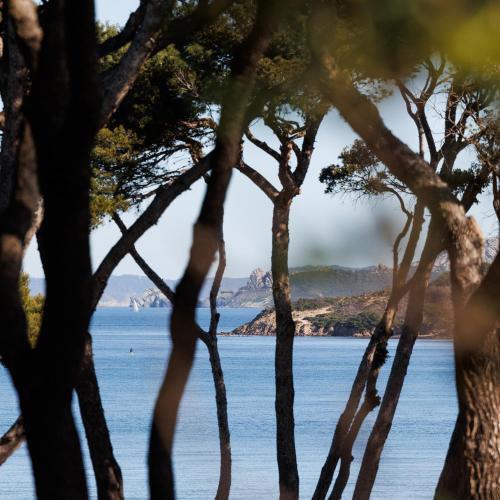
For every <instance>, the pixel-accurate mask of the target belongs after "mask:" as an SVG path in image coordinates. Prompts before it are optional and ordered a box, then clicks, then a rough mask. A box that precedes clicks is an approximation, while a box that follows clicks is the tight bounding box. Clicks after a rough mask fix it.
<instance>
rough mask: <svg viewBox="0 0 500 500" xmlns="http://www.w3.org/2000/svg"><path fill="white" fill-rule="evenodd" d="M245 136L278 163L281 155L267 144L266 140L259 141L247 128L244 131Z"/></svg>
mask: <svg viewBox="0 0 500 500" xmlns="http://www.w3.org/2000/svg"><path fill="white" fill-rule="evenodd" d="M245 136H246V138H247V139H248V140H249V141H250V142H251V143H252V144H254V145H255V146H257V147H258V148H259V149H261V150H262V151H264V153H267V154H268V155H269V156H271V157H272V158H274V159H275V160H276V161H277V162H278V163H279V162H280V161H281V155H280V154H279V153H278V151H276V150H275V149H273V148H272V147H271V146H269V144H267V142H265V141H260V140H259V139H257V138H256V137H255V136H254V135H253V134H252V132H251V131H250V129H247V130H246V132H245Z"/></svg>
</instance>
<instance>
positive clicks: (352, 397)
mask: <svg viewBox="0 0 500 500" xmlns="http://www.w3.org/2000/svg"><path fill="white" fill-rule="evenodd" d="M423 212H424V207H423V205H422V204H421V203H418V202H417V204H416V206H415V213H414V216H413V224H412V229H411V232H410V236H409V239H408V243H407V245H406V249H405V252H404V256H403V259H402V261H401V264H400V266H399V268H398V269H395V270H394V273H395V276H394V279H393V287H392V290H391V294H390V296H389V299H388V301H387V306H386V309H385V311H384V315H383V316H382V318H381V320H380V322H379V323H378V325H377V326H376V328H375V330H374V332H373V335H372V336H371V338H370V342H369V343H368V346H367V347H366V349H365V352H364V354H363V357H362V359H361V362H360V364H359V367H358V371H357V373H356V377H355V379H354V382H353V385H352V388H351V392H350V394H349V399H348V400H347V403H346V406H345V408H344V411H343V412H342V414H341V416H340V418H339V420H338V422H337V425H336V427H335V432H334V434H333V439H332V443H331V446H330V450H329V452H328V456H327V458H326V460H325V463H324V465H323V467H322V469H321V474H320V477H319V479H318V483H317V485H316V489H315V491H314V494H313V500H323V499H324V498H326V495H327V493H328V489H329V488H330V484H331V482H332V479H333V475H334V473H335V469H336V467H337V464H338V461H339V460H340V459H341V457H344V462H346V463H345V464H344V468H343V471H341V473H339V477H340V475H342V478H341V479H339V481H340V483H339V486H338V487H337V490H336V494H338V493H339V490H340V488H341V486H340V485H341V484H343V487H342V488H341V491H343V488H345V486H346V484H347V479H348V475H349V470H350V466H349V467H348V466H347V461H348V462H349V463H350V462H351V460H352V457H351V453H352V447H353V445H354V442H355V441H356V437H357V434H358V432H359V429H360V428H361V425H362V423H363V421H364V418H365V417H366V416H367V415H368V413H369V412H370V411H371V410H373V409H374V408H375V407H376V406H377V405H378V404H379V398H378V396H377V394H376V389H375V383H376V381H377V377H378V373H379V372H380V369H381V368H382V366H383V365H384V363H385V360H386V357H387V341H388V340H389V338H390V337H391V335H392V326H393V323H394V318H395V316H396V313H397V310H398V306H399V303H400V301H401V299H402V298H403V296H404V293H403V288H404V286H405V281H406V279H407V278H408V273H409V271H410V267H411V263H412V261H413V258H414V256H415V250H416V246H417V243H418V240H419V237H420V232H421V230H422V225H423V222H424V219H423ZM370 375H371V380H372V389H371V390H370V391H369V390H368V388H367V398H366V399H365V402H364V403H363V404H362V406H361V407H360V410H359V412H358V414H357V413H356V412H357V410H358V406H359V403H360V401H361V396H362V393H363V389H364V388H365V387H366V384H367V380H368V378H369V377H370ZM374 391H375V392H374ZM368 408H370V409H368ZM356 415H357V416H356ZM355 423H356V425H355ZM351 426H352V429H351ZM346 475H347V477H345V476H346Z"/></svg>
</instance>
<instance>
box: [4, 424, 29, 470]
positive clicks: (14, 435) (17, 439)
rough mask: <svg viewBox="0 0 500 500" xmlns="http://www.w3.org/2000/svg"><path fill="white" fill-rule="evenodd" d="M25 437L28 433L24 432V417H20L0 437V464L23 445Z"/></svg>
mask: <svg viewBox="0 0 500 500" xmlns="http://www.w3.org/2000/svg"><path fill="white" fill-rule="evenodd" d="M25 439H26V433H25V432H24V425H23V417H18V419H17V420H16V421H15V422H14V423H13V424H12V425H11V427H10V429H9V430H8V431H7V432H6V433H5V434H4V435H3V436H2V438H1V439H0V465H2V464H3V463H4V462H5V461H6V460H7V459H8V458H9V457H10V456H11V455H12V454H13V453H14V452H15V451H16V450H17V449H18V448H19V447H20V446H21V444H22V443H23V442H24V440H25Z"/></svg>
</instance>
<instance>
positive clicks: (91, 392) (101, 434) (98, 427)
mask: <svg viewBox="0 0 500 500" xmlns="http://www.w3.org/2000/svg"><path fill="white" fill-rule="evenodd" d="M76 393H77V395H78V403H79V405H80V413H81V416H82V422H83V426H84V428H85V435H86V437H87V443H88V448H89V453H90V459H91V461H92V466H93V469H94V474H95V480H96V486H97V497H98V498H99V500H122V499H123V480H122V474H121V470H120V466H119V465H118V462H117V461H116V459H115V457H114V454H113V446H112V444H111V439H110V435H109V429H108V425H107V422H106V418H105V416H104V409H103V407H102V402H101V395H100V392H99V385H98V382H97V377H96V373H95V367H94V362H93V352H92V337H91V336H90V334H87V337H86V339H85V351H84V356H83V360H82V364H81V373H80V376H79V379H78V384H77V386H76Z"/></svg>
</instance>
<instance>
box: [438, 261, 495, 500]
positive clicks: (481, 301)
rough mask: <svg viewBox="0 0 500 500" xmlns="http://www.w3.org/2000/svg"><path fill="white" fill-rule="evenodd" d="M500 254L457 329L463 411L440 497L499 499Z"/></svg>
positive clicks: (442, 481)
mask: <svg viewBox="0 0 500 500" xmlns="http://www.w3.org/2000/svg"><path fill="white" fill-rule="evenodd" d="M499 304H500V256H499V255H497V257H496V258H495V260H494V261H493V263H492V264H491V266H490V269H489V271H488V273H487V275H486V277H485V278H484V280H483V282H482V283H481V285H480V286H479V288H478V289H477V291H476V292H475V293H474V294H473V295H472V297H471V299H470V300H469V302H468V303H467V305H466V307H464V308H463V310H461V311H459V313H458V318H457V322H456V329H455V364H456V383H457V393H458V402H459V413H458V418H457V422H456V425H455V430H454V432H453V435H452V438H451V442H450V447H449V450H448V454H447V457H446V461H445V464H444V468H443V471H442V473H441V477H440V479H439V483H438V486H437V490H436V498H439V499H462V498H464V499H468V498H471V499H477V500H483V499H485V500H490V499H491V500H493V499H497V498H500V481H499V478H500V418H499V416H500V329H499V326H498V319H499V317H500V307H499V306H498V305H499Z"/></svg>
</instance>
